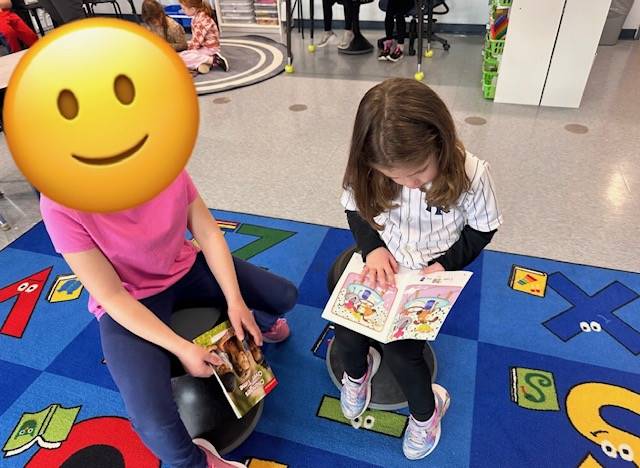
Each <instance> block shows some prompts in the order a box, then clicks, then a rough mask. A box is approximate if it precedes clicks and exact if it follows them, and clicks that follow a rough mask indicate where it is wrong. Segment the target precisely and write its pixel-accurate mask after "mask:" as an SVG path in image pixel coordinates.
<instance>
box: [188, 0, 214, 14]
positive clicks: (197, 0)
mask: <svg viewBox="0 0 640 468" xmlns="http://www.w3.org/2000/svg"><path fill="white" fill-rule="evenodd" d="M180 3H181V4H182V5H184V6H186V7H189V8H195V9H196V10H198V11H204V12H205V13H206V14H207V15H208V16H213V10H212V9H211V6H210V5H209V3H207V2H206V1H205V0H180Z"/></svg>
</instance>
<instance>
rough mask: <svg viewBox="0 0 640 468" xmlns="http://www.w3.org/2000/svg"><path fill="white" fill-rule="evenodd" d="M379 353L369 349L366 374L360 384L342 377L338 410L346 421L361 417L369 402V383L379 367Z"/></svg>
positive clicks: (344, 375)
mask: <svg viewBox="0 0 640 468" xmlns="http://www.w3.org/2000/svg"><path fill="white" fill-rule="evenodd" d="M380 361H381V358H380V353H379V352H378V350H376V349H375V348H369V354H368V355H367V373H366V374H365V375H364V378H363V379H362V382H360V383H356V382H353V381H352V380H351V379H350V378H349V376H348V375H347V373H346V372H345V373H344V374H343V376H342V388H341V389H340V408H342V414H343V415H344V417H345V418H347V419H351V420H353V419H356V418H357V417H359V416H362V413H364V412H365V411H366V409H367V407H368V406H369V402H370V401H371V381H372V380H373V376H374V375H376V372H378V368H379V367H380Z"/></svg>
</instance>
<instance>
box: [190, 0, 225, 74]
mask: <svg viewBox="0 0 640 468" xmlns="http://www.w3.org/2000/svg"><path fill="white" fill-rule="evenodd" d="M180 5H181V6H182V10H183V11H184V14H185V15H187V16H191V17H192V19H191V40H190V41H189V42H188V43H187V50H184V51H182V52H180V57H182V60H183V61H184V63H185V65H186V66H187V68H188V69H189V70H197V71H198V73H203V74H204V73H209V70H211V67H213V66H218V67H220V68H222V70H224V71H229V62H228V61H227V59H226V58H224V57H223V56H222V54H220V33H219V32H218V26H217V25H216V22H215V21H214V20H213V12H212V10H211V7H210V6H209V5H208V4H207V3H206V0H180Z"/></svg>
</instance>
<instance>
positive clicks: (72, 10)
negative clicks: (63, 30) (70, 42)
mask: <svg viewBox="0 0 640 468" xmlns="http://www.w3.org/2000/svg"><path fill="white" fill-rule="evenodd" d="M38 1H39V3H40V5H41V6H42V8H44V9H45V11H46V12H47V13H49V16H51V21H52V22H53V25H54V26H55V27H56V28H57V27H59V26H62V25H63V24H66V23H68V22H70V21H73V20H77V19H81V18H85V14H84V8H82V0H38Z"/></svg>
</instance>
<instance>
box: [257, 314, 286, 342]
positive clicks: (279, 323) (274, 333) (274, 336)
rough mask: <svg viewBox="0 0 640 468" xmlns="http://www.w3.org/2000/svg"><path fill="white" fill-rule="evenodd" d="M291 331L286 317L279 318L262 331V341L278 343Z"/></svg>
mask: <svg viewBox="0 0 640 468" xmlns="http://www.w3.org/2000/svg"><path fill="white" fill-rule="evenodd" d="M290 334H291V331H290V330H289V325H288V324H287V319H283V318H279V319H278V320H276V323H274V324H273V326H272V327H271V328H270V329H269V331H266V332H262V341H264V342H265V343H280V342H281V341H284V340H286V339H287V338H289V335H290Z"/></svg>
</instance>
